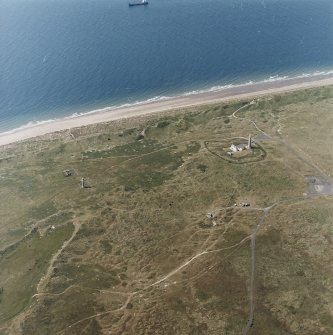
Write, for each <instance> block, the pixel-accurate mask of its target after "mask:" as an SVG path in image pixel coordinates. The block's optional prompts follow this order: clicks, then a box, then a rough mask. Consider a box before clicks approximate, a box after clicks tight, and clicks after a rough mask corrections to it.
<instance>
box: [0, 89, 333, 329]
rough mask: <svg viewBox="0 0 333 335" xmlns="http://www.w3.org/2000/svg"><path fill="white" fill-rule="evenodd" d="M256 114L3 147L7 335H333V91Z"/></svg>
mask: <svg viewBox="0 0 333 335" xmlns="http://www.w3.org/2000/svg"><path fill="white" fill-rule="evenodd" d="M249 103H250V101H249V100H244V101H235V102H229V103H223V104H222V103H221V104H215V105H210V106H201V107H193V108H191V109H186V110H178V111H171V112H165V113H161V114H160V115H150V116H146V117H140V118H133V119H130V120H120V121H116V122H111V123H105V124H98V125H90V126H87V127H82V128H77V129H72V130H71V131H63V132H59V133H56V134H53V135H46V136H44V137H42V138H39V139H31V140H29V141H25V142H22V143H19V144H12V145H8V146H6V147H1V148H0V197H1V200H2V201H1V202H0V217H1V224H0V269H1V271H0V334H1V335H11V334H24V335H30V334H31V335H39V334H40V335H44V334H50V335H51V334H64V335H66V334H68V335H69V334H71V335H72V334H119V335H120V334H135V335H137V334H191V335H192V334H198V335H199V334H213V335H214V334H219V335H220V334H229V335H230V334H231V335H233V334H235V335H236V334H242V333H243V332H244V333H245V334H257V335H267V334H276V335H278V334H279V335H280V334H285V335H287V334H288V335H289V334H295V335H296V334H297V335H298V334H304V335H314V334H324V335H325V334H327V335H328V334H331V333H332V332H333V314H332V311H333V294H332V292H333V282H332V267H331V266H330V264H331V263H332V259H333V252H332V248H331V247H330V246H331V243H332V240H333V230H332V220H333V214H332V213H333V204H332V194H333V187H332V192H331V193H330V192H326V193H325V194H324V193H321V191H320V189H319V188H318V191H316V190H317V189H316V188H313V189H314V190H315V191H312V193H311V194H310V193H309V182H308V181H309V177H310V176H316V177H318V178H320V180H321V181H322V182H323V183H325V185H326V190H330V189H331V188H330V187H331V186H332V180H331V177H330V176H331V174H332V173H333V171H332V157H333V149H332V146H331V143H332V140H333V138H332V136H333V132H332V131H331V130H332V129H333V117H332V115H331V114H332V113H331V112H330V110H331V108H332V107H331V106H332V105H333V87H321V88H313V89H307V90H300V91H294V92H290V93H284V94H280V95H275V96H265V97H259V99H258V100H257V101H256V103H253V104H249ZM240 107H243V108H242V109H241V110H240V111H239V112H238V113H237V115H236V117H232V114H233V113H234V112H235V111H236V110H238V109H239V108H240ZM253 122H255V123H256V126H257V127H254V124H253ZM249 134H251V135H252V137H253V138H254V139H255V141H256V143H257V146H256V147H255V149H254V150H252V151H246V150H245V151H244V152H243V153H242V154H241V155H239V156H236V157H232V159H230V157H228V155H227V154H226V150H227V149H228V147H230V145H231V144H232V143H235V144H239V143H242V141H243V139H244V141H245V142H246V141H247V140H246V139H247V137H248V135H249ZM245 142H244V143H245ZM66 169H69V170H70V171H71V176H68V177H65V176H64V174H63V171H64V170H66ZM82 177H84V178H85V180H86V185H88V186H89V187H87V188H83V189H82V188H80V179H81V178H82ZM316 192H317V193H316ZM270 206H272V207H270ZM265 213H266V214H265ZM252 264H253V266H252ZM251 296H253V299H252V298H251ZM251 308H253V310H254V314H253V318H252V316H251V313H250V310H251ZM248 320H250V321H248ZM247 323H250V324H249V327H248V328H247V327H246V325H247Z"/></svg>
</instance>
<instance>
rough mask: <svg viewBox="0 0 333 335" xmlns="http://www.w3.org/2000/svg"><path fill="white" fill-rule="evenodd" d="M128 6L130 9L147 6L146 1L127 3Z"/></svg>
mask: <svg viewBox="0 0 333 335" xmlns="http://www.w3.org/2000/svg"><path fill="white" fill-rule="evenodd" d="M128 5H129V6H130V7H132V6H146V5H148V1H147V0H141V1H133V2H129V3H128Z"/></svg>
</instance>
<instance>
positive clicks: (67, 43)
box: [0, 0, 333, 132]
mask: <svg viewBox="0 0 333 335" xmlns="http://www.w3.org/2000/svg"><path fill="white" fill-rule="evenodd" d="M332 70H333V2H332V0H204V1H203V0H149V5H148V6H138V7H129V6H128V1H127V0H0V131H2V132H3V131H8V130H11V129H14V128H17V127H20V126H23V125H26V124H28V123H29V122H30V124H31V123H33V122H39V121H43V120H49V119H55V118H59V117H63V116H69V115H72V114H74V113H82V112H88V111H91V110H95V109H98V108H103V107H107V106H113V105H121V104H127V103H129V104H131V103H135V102H137V101H143V100H148V99H159V97H165V96H175V95H180V94H184V93H186V92H191V91H196V90H209V89H211V88H212V87H216V86H219V87H223V86H226V85H235V84H240V83H248V82H252V81H262V80H265V79H266V80H275V79H276V80H279V79H280V78H283V77H287V76H288V77H289V78H290V77H295V76H302V75H304V76H306V75H312V74H314V73H318V72H323V73H325V72H326V73H327V72H331V71H332Z"/></svg>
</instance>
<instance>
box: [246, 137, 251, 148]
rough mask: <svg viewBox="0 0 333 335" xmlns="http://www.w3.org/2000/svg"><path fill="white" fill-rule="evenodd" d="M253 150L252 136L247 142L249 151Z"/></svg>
mask: <svg viewBox="0 0 333 335" xmlns="http://www.w3.org/2000/svg"><path fill="white" fill-rule="evenodd" d="M251 148H252V138H251V134H250V135H249V139H248V141H247V149H251Z"/></svg>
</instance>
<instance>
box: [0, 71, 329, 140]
mask: <svg viewBox="0 0 333 335" xmlns="http://www.w3.org/2000/svg"><path fill="white" fill-rule="evenodd" d="M332 84H333V75H318V76H313V77H302V78H297V77H295V78H288V79H285V80H276V81H274V80H272V81H264V82H258V83H250V84H248V83H246V84H243V85H236V86H233V87H227V88H221V89H216V90H211V91H202V92H200V91H199V92H193V93H192V92H190V93H187V94H183V95H180V96H175V97H170V98H167V97H166V98H164V99H160V100H153V101H149V100H148V101H144V102H139V103H136V104H132V105H122V106H118V107H117V106H116V107H106V108H103V109H100V110H96V111H92V112H88V113H84V114H81V115H77V116H75V117H71V116H69V117H64V118H61V119H55V120H50V121H44V122H43V121H42V122H40V123H37V124H34V125H31V126H27V127H20V128H17V129H14V130H12V131H7V132H3V133H0V146H4V145H7V144H11V143H15V142H20V141H23V140H27V139H30V138H34V137H38V136H42V135H46V134H50V133H54V132H58V131H62V130H66V129H71V128H78V127H82V126H88V125H90V124H97V123H103V122H109V121H114V120H119V119H126V118H131V117H136V116H144V115H147V114H153V113H158V112H163V111H170V110H176V109H180V108H189V107H194V106H200V105H208V104H214V103H218V102H225V101H230V100H237V99H243V98H247V97H249V98H250V97H256V96H262V95H268V94H275V93H280V92H281V93H282V92H288V91H292V90H298V89H305V88H311V87H319V86H327V85H332Z"/></svg>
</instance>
